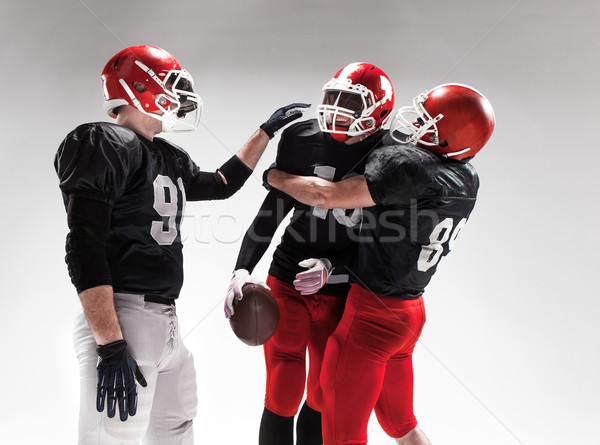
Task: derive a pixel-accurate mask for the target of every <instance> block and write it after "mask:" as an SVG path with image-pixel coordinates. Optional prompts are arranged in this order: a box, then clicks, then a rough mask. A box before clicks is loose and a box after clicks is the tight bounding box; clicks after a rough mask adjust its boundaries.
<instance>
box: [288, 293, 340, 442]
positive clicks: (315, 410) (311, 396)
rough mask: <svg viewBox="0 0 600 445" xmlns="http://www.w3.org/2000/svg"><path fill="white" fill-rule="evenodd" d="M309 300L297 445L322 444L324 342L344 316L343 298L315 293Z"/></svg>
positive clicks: (297, 425)
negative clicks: (305, 371)
mask: <svg viewBox="0 0 600 445" xmlns="http://www.w3.org/2000/svg"><path fill="white" fill-rule="evenodd" d="M306 298H310V300H309V301H310V302H312V304H310V305H309V310H310V315H311V324H310V337H309V341H308V357H309V360H308V365H309V369H308V379H307V385H306V393H307V396H306V399H307V400H306V402H305V404H304V405H303V407H302V409H301V410H300V414H299V416H298V421H297V423H296V435H297V442H296V443H297V445H321V444H322V443H323V438H322V431H321V409H322V404H323V391H322V389H321V383H320V375H321V365H322V363H323V355H324V353H325V345H326V344H327V339H328V338H329V336H330V335H331V334H332V333H333V331H334V330H335V328H336V327H337V325H338V323H339V322H340V319H341V318H342V315H343V313H344V305H345V303H346V300H345V298H336V297H332V296H328V295H321V294H316V295H314V296H310V297H306Z"/></svg>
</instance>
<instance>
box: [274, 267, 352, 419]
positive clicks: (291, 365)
mask: <svg viewBox="0 0 600 445" xmlns="http://www.w3.org/2000/svg"><path fill="white" fill-rule="evenodd" d="M267 285H268V286H269V287H270V288H271V293H272V294H273V296H274V297H275V299H276V300H277V304H278V305H279V325H278V326H277V330H276V331H275V334H273V337H271V338H270V339H269V341H267V342H266V343H265V345H264V352H265V364H266V371H267V387H266V395H265V407H266V408H267V409H268V410H269V411H271V412H273V413H275V414H277V415H279V416H282V417H292V416H294V415H295V414H296V412H297V411H298V407H299V406H300V402H301V401H302V397H303V396H304V385H305V382H306V392H307V396H306V398H307V402H306V403H307V404H308V406H310V407H311V408H312V409H314V410H316V411H319V412H320V411H321V406H322V399H323V393H322V391H321V385H320V383H319V375H320V372H321V362H322V359H323V351H324V350H325V344H326V342H327V338H328V337H329V335H331V333H332V332H333V331H334V329H335V327H336V326H337V324H338V322H339V320H340V318H341V317H342V313H343V311H344V303H345V299H344V298H337V297H331V296H328V295H322V294H314V295H300V293H299V292H297V291H296V289H294V286H292V285H291V284H288V283H285V282H283V281H281V280H278V279H277V278H274V277H272V276H270V275H269V276H268V278H267ZM307 348H308V356H309V371H308V381H307V380H306V350H307Z"/></svg>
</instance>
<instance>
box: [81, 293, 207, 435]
mask: <svg viewBox="0 0 600 445" xmlns="http://www.w3.org/2000/svg"><path fill="white" fill-rule="evenodd" d="M115 308H116V310H117V315H118V317H119V322H120V323H121V329H122V330H123V337H124V338H125V341H126V342H127V350H128V351H129V353H130V354H131V355H132V357H133V358H134V359H135V360H136V361H137V363H138V366H139V368H140V370H141V371H142V374H144V377H145V378H146V381H147V382H148V386H147V387H145V388H142V387H141V386H140V385H139V384H138V385H137V388H138V406H137V414H136V415H135V416H130V417H128V419H127V420H126V421H125V422H122V421H121V420H120V419H119V411H118V410H119V407H118V404H117V412H116V414H115V417H113V418H112V419H109V418H108V417H107V415H106V406H105V408H104V412H102V413H99V412H98V411H96V386H97V380H98V379H97V374H96V365H97V363H98V355H97V354H96V342H95V341H94V337H93V336H92V331H91V329H90V327H89V324H88V322H87V320H86V318H85V316H84V315H83V311H82V312H81V314H79V315H78V316H77V318H76V320H75V324H74V329H73V340H74V343H75V352H76V353H77V358H78V360H79V372H80V377H81V390H80V406H79V442H78V444H79V445H133V444H136V445H137V444H139V443H140V441H142V442H141V443H143V444H144V445H192V444H193V443H194V439H193V430H192V420H193V418H194V417H195V416H196V408H197V405H198V399H197V393H196V372H195V369H194V361H193V358H192V354H191V353H190V352H189V351H188V350H187V349H186V347H185V346H184V344H183V340H182V338H181V335H180V332H179V326H178V321H177V315H176V313H175V307H174V306H167V305H164V304H159V303H150V302H146V301H144V297H143V296H142V295H129V294H115Z"/></svg>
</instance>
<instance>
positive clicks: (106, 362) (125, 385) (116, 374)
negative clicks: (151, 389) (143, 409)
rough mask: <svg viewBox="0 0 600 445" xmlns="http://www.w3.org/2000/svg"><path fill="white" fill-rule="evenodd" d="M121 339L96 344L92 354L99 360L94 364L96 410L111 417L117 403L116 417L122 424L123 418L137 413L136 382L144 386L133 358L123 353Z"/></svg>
mask: <svg viewBox="0 0 600 445" xmlns="http://www.w3.org/2000/svg"><path fill="white" fill-rule="evenodd" d="M126 348H127V343H126V342H125V340H119V341H114V342H112V343H109V344H107V345H98V346H97V347H96V352H97V353H98V356H99V357H100V361H99V362H98V366H97V371H98V387H97V392H96V409H97V410H98V411H99V412H102V411H104V401H105V399H106V413H107V415H108V417H111V418H112V417H115V411H116V406H117V402H119V417H120V419H121V420H122V421H125V420H127V416H135V413H136V412H137V386H136V383H135V381H136V380H137V381H138V382H139V384H140V385H142V386H146V385H147V383H146V379H145V378H144V376H143V375H142V373H141V371H140V368H138V365H137V363H136V361H135V360H134V359H133V357H132V356H131V355H130V354H129V352H127V349H126Z"/></svg>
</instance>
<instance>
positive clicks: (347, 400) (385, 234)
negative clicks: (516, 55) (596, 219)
mask: <svg viewBox="0 0 600 445" xmlns="http://www.w3.org/2000/svg"><path fill="white" fill-rule="evenodd" d="M494 126H495V118H494V112H493V110H492V107H491V105H490V103H489V101H488V100H487V99H486V98H485V97H484V96H483V95H482V94H481V93H479V92H478V91H476V90H475V89H473V88H471V87H468V86H465V85H459V84H445V85H440V86H438V87H435V88H433V89H432V90H430V91H426V92H424V93H422V94H420V95H418V96H417V97H416V98H415V100H414V103H413V106H409V107H402V108H400V109H399V110H398V112H397V113H396V114H395V115H394V118H393V119H392V124H391V130H390V131H391V133H390V134H391V135H392V137H393V138H394V139H395V140H392V139H391V138H390V140H387V138H386V141H384V142H385V143H386V145H384V146H382V147H380V148H377V149H376V150H374V151H373V152H372V153H371V154H370V156H369V159H368V161H367V165H366V167H365V172H364V175H360V176H355V177H353V178H349V179H345V180H342V181H339V182H329V181H327V180H325V179H322V178H315V177H308V176H304V177H302V176H295V175H290V174H289V173H286V172H283V171H280V170H278V169H272V170H270V171H269V172H268V173H267V175H266V179H267V182H268V183H269V184H270V185H271V186H273V187H276V188H277V189H279V190H281V191H283V192H285V193H287V194H289V195H290V196H291V197H293V198H294V199H296V200H298V201H300V202H303V203H305V204H307V205H311V206H315V207H316V208H323V209H331V208H344V209H347V208H356V207H363V208H364V209H363V211H364V222H363V224H362V229H361V232H360V237H359V240H358V253H357V256H356V261H355V263H354V265H353V266H352V267H350V268H347V269H346V272H347V273H349V274H350V276H351V281H352V285H351V289H350V292H349V294H348V298H347V301H346V307H345V311H344V315H343V317H342V319H341V321H340V323H339V325H338V327H337V328H336V330H335V332H334V333H333V334H332V335H331V337H330V339H329V341H328V343H327V348H326V351H325V356H324V358H323V365H322V367H323V369H322V372H321V385H322V388H323V434H324V443H325V445H337V444H350V443H351V444H366V443H367V423H368V420H369V416H370V414H371V411H372V410H373V409H375V412H376V415H377V418H378V420H379V423H380V424H381V426H382V427H383V429H384V430H385V431H386V433H387V434H389V435H390V436H391V437H393V438H396V439H397V442H398V443H399V444H428V443H429V441H428V439H427V437H426V436H425V434H424V433H423V432H422V430H421V429H420V428H419V427H418V426H417V421H416V418H415V416H414V413H413V404H412V401H413V369H412V352H413V348H414V346H415V343H416V342H417V340H418V338H419V335H420V333H421V329H422V328H423V324H424V322H425V310H424V306H423V297H422V295H423V292H424V289H425V286H426V285H427V284H428V283H429V281H430V279H431V277H432V276H433V274H434V273H435V271H436V269H437V266H438V264H439V262H440V260H441V259H442V257H444V256H445V255H446V254H447V253H448V252H449V251H450V249H452V248H453V247H454V243H455V241H456V238H457V236H458V234H459V232H460V231H461V230H462V228H463V227H464V225H465V223H466V222H467V219H468V218H469V215H470V214H471V211H472V210H473V207H474V205H475V200H476V197H477V189H478V187H479V179H478V176H477V173H476V171H475V169H474V168H473V167H472V165H471V164H469V162H468V161H469V160H470V159H471V158H472V157H473V156H474V155H475V154H476V153H478V152H479V150H481V149H482V148H483V146H484V145H485V144H486V143H487V141H488V139H489V138H490V136H491V135H492V132H493V130H494ZM390 143H391V145H390Z"/></svg>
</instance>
